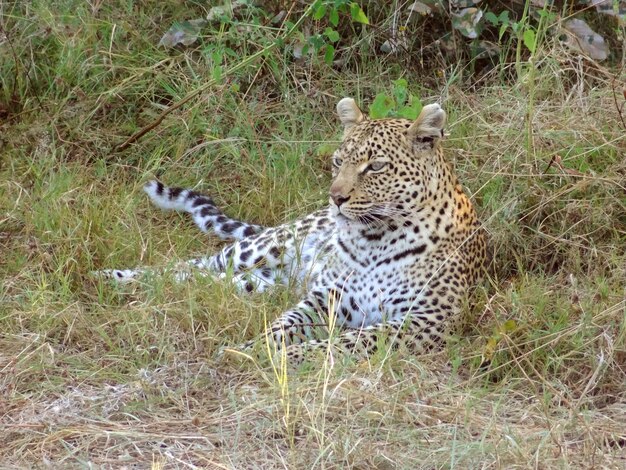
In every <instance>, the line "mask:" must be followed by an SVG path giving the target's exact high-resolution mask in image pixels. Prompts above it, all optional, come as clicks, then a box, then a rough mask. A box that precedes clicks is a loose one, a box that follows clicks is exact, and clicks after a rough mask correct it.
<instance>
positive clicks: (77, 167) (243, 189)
mask: <svg viewBox="0 0 626 470" xmlns="http://www.w3.org/2000/svg"><path fill="white" fill-rule="evenodd" d="M437 5H439V7H438V6H437ZM216 6H218V7H220V6H221V9H220V8H218V9H216V8H215V7H216ZM609 6H610V8H609ZM623 6H624V5H623V2H612V3H610V5H609V4H608V3H607V2H606V1H593V2H577V3H574V2H564V3H563V2H561V3H559V2H556V3H555V4H553V3H552V2H543V1H536V0H533V1H527V2H522V1H520V2H492V1H490V2H482V4H481V2H478V1H477V2H461V1H454V2H447V1H444V2H433V1H430V2H429V1H424V2H406V3H405V2H401V1H393V2H391V1H390V2H373V1H361V2H358V3H355V2H349V1H343V0H328V1H323V2H322V1H317V2H315V3H313V2H291V1H278V0H277V1H259V2H256V5H252V4H251V2H243V1H233V2H232V3H230V4H226V5H218V4H215V3H211V2H204V1H189V2H180V1H173V0H169V1H152V0H146V1H141V2H133V1H130V0H111V1H102V0H90V1H86V0H59V1H55V2H48V1H44V0H33V1H28V2H23V1H8V2H3V3H0V250H1V251H0V281H1V290H0V387H1V388H0V390H1V392H2V399H1V400H0V423H1V425H0V442H2V443H3V445H2V447H1V448H0V466H1V467H3V468H43V467H50V468H148V467H152V468H155V469H157V468H232V469H244V468H389V469H391V468H407V469H414V468H429V469H431V468H432V469H435V468H437V469H439V468H459V469H470V468H472V469H473V468H506V469H510V468H544V469H548V468H607V469H613V468H615V469H617V468H620V469H623V468H625V466H626V301H625V296H626V287H625V282H624V280H625V279H626V254H625V251H626V162H625V159H624V150H625V144H626V126H625V124H624V119H625V117H624V113H623V108H624V102H625V100H626V96H625V95H624V94H625V93H626V92H625V91H624V82H625V78H626V77H625V75H624V72H623V67H624V62H625V60H624V54H625V48H624V32H625V29H624V16H625V15H624V14H623V13H624V10H623V9H622V8H623ZM467 9H470V10H471V11H467ZM472 9H473V10H472ZM602 9H603V10H604V13H603V12H602V11H601V10H602ZM478 11H480V13H479V12H478ZM504 12H507V13H506V14H504ZM477 18H478V19H477ZM571 20H580V21H583V22H584V23H585V25H586V26H587V27H588V28H590V30H591V33H589V32H588V31H587V30H584V28H583V30H582V31H583V32H582V33H581V32H580V31H581V29H580V28H582V26H581V23H576V22H574V23H571V22H570V21H571ZM572 25H574V26H576V27H578V28H579V29H575V28H573V26H572ZM576 31H578V32H576ZM592 33H593V34H592ZM472 36H473V37H472ZM599 38H601V39H602V41H601V40H600V39H599ZM344 96H352V97H354V98H356V99H357V101H359V102H360V103H361V104H362V107H363V109H367V110H369V112H370V114H371V115H372V116H379V117H380V116H386V115H406V116H411V115H412V114H414V113H416V112H418V110H419V108H420V107H421V105H422V103H429V102H433V101H439V102H441V103H442V104H443V105H444V107H445V109H446V110H447V112H448V115H449V122H450V125H449V127H448V129H447V130H448V133H449V137H448V138H447V140H446V141H445V146H446V148H447V153H448V158H449V160H450V161H451V162H453V163H454V165H455V167H456V169H457V172H458V174H459V176H460V179H461V181H462V182H463V183H464V184H465V186H466V188H467V190H468V192H469V193H470V194H471V195H472V198H473V200H474V201H475V203H476V206H477V208H478V210H479V212H480V215H481V218H482V220H483V221H484V224H485V227H486V229H487V230H488V231H489V233H490V235H491V240H492V242H491V243H492V247H493V251H494V263H493V265H494V268H493V272H492V275H491V277H490V279H489V280H488V281H486V282H485V284H484V286H482V287H481V289H480V290H479V292H478V293H477V302H476V305H474V306H469V305H468V307H467V309H466V315H465V321H464V328H463V329H462V331H460V332H459V335H458V337H457V338H456V339H454V340H453V341H451V344H450V345H449V346H448V347H447V348H446V349H445V350H444V351H441V352H438V353H434V354H429V355H425V356H422V357H403V356H398V355H394V354H391V353H389V354H387V352H383V353H381V354H380V355H379V356H377V357H374V358H372V359H371V360H370V361H368V362H363V363H357V364H347V365H344V364H338V363H331V362H328V361H326V362H324V363H319V364H314V365H313V366H312V367H310V368H309V369H307V370H302V371H300V372H299V373H296V374H293V375H284V374H283V373H281V372H280V371H277V370H274V369H272V368H271V367H269V368H268V367H264V366H262V365H261V364H259V363H257V362H256V361H255V360H254V359H251V360H243V361H242V362H241V363H240V364H224V363H220V362H218V361H216V359H215V353H216V351H217V349H218V348H219V347H220V346H223V345H229V344H236V343H240V342H241V341H242V340H245V339H248V338H251V337H253V336H254V335H256V334H258V333H259V332H260V331H262V329H263V327H264V325H265V323H266V322H267V321H268V319H272V318H274V317H275V316H276V315H277V314H278V313H279V312H281V310H283V309H284V308H285V307H286V306H288V305H290V304H291V303H293V301H294V299H295V297H296V295H297V294H296V293H295V292H294V290H293V289H290V288H285V289H277V290H276V291H275V292H273V293H271V294H270V295H264V296H247V297H246V296H241V295H239V294H237V293H236V292H235V291H234V290H233V289H232V287H230V286H228V285H226V284H222V283H218V282H212V281H211V280H209V279H203V278H200V279H196V280H195V281H193V282H189V283H183V284H176V283H175V282H173V280H172V279H169V278H167V277H166V278H164V279H154V280H151V281H150V282H145V283H136V284H133V285H130V286H116V285H111V284H108V283H105V282H102V281H99V280H98V279H94V278H93V277H92V276H90V272H91V271H92V270H95V269H102V268H113V267H115V268H123V267H132V266H135V265H155V266H165V265H168V263H172V262H173V261H175V260H179V259H186V258H190V257H193V256H194V255H197V254H201V253H206V252H208V251H211V250H214V249H216V247H217V246H218V242H217V240H215V239H214V238H212V237H207V236H205V235H203V234H201V233H199V232H198V231H197V230H196V228H195V227H194V226H193V224H192V223H191V222H190V221H189V220H187V219H186V218H184V217H181V216H179V215H176V214H165V213H162V212H160V211H158V210H156V209H155V208H153V207H151V206H150V204H149V203H148V201H147V200H146V197H145V196H144V194H143V193H142V191H141V186H142V184H143V183H144V182H145V181H146V180H148V179H150V178H152V177H154V176H159V177H160V178H161V179H162V180H163V181H165V182H166V183H168V184H174V185H181V186H187V187H194V188H197V189H199V190H203V191H206V192H208V193H210V194H211V195H213V196H214V197H215V199H216V200H217V201H219V202H220V203H221V204H222V206H223V207H224V208H226V210H227V212H228V213H229V214H231V215H233V216H236V217H241V218H244V219H247V220H251V221H255V222H258V223H262V224H268V225H272V224H277V223H281V222H283V221H287V220H293V219H294V218H296V217H298V216H301V215H303V214H306V213H308V212H310V211H312V210H313V209H316V208H319V207H321V206H323V205H324V204H325V203H326V200H327V196H326V193H327V187H328V184H329V181H330V177H329V166H330V164H329V155H330V153H331V152H332V150H333V149H334V148H335V147H336V145H337V143H338V138H339V135H340V132H339V130H338V126H337V122H336V119H335V116H334V105H335V104H336V102H337V101H338V100H339V99H340V98H342V97H344ZM172 107H174V108H172ZM167 110H169V111H171V112H168V111H167ZM163 112H166V113H167V114H166V115H165V116H161V117H162V120H161V121H158V125H156V126H155V127H154V128H153V129H151V130H150V131H149V132H146V133H145V134H144V135H142V136H141V137H139V138H136V139H134V140H132V139H131V141H127V139H128V138H129V137H130V136H131V135H133V134H134V133H135V132H137V131H139V130H140V129H142V128H143V127H144V126H149V125H150V124H151V123H154V122H155V120H157V119H160V118H159V116H160V115H161V114H162V113H163ZM125 141H127V144H126V145H122V146H120V144H121V143H123V142H125ZM481 364H483V366H482V367H481Z"/></svg>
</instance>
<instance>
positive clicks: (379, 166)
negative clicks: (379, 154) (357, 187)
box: [365, 161, 389, 172]
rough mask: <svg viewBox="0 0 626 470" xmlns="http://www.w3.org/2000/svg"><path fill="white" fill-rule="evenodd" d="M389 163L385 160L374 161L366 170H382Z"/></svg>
mask: <svg viewBox="0 0 626 470" xmlns="http://www.w3.org/2000/svg"><path fill="white" fill-rule="evenodd" d="M387 163H389V162H383V161H376V162H372V163H370V164H369V165H368V166H367V168H366V169H365V171H370V172H377V171H381V170H382V169H383V168H385V167H386V166H387Z"/></svg>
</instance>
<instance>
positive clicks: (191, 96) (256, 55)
mask: <svg viewBox="0 0 626 470" xmlns="http://www.w3.org/2000/svg"><path fill="white" fill-rule="evenodd" d="M316 6H317V2H311V4H310V5H309V7H308V8H307V9H306V11H305V12H304V13H303V14H302V16H301V17H300V18H298V21H296V22H295V23H294V25H293V26H292V27H291V29H290V30H289V31H287V33H285V35H284V36H282V37H280V38H277V39H276V40H274V42H272V43H271V44H270V45H269V46H265V47H264V48H263V49H261V50H260V51H258V52H255V53H254V54H252V55H251V56H249V57H247V58H246V59H244V60H242V61H241V62H239V63H238V64H236V65H234V66H232V67H231V68H229V69H227V70H226V71H224V73H223V74H222V78H225V77H227V76H229V75H232V74H234V73H235V72H237V71H238V70H241V69H243V68H244V67H246V66H248V65H249V64H251V63H252V62H254V61H256V60H257V59H258V58H259V57H261V56H263V55H265V54H267V53H268V52H269V51H271V50H272V49H274V48H276V47H277V46H278V45H279V44H281V43H282V42H283V41H284V40H285V39H287V38H288V37H289V36H291V35H292V34H293V33H294V31H296V30H297V29H298V28H299V27H300V25H301V24H302V23H303V22H304V20H305V19H306V18H307V17H308V16H309V15H310V14H311V13H312V11H313V8H314V7H316ZM216 83H217V80H216V79H214V78H213V79H211V80H209V81H208V82H207V83H205V84H204V85H202V86H201V87H200V88H198V89H196V90H194V91H192V92H191V93H189V94H188V95H187V96H185V97H184V98H183V99H182V100H180V101H178V102H177V103H175V104H173V105H172V106H170V107H169V108H167V109H165V110H164V111H163V112H162V113H161V114H159V116H158V117H157V118H156V119H155V120H154V121H152V122H151V123H150V124H148V125H146V126H144V127H142V128H141V129H140V130H139V131H137V132H135V133H134V134H133V135H131V136H130V137H129V138H128V139H126V140H125V141H124V142H122V143H121V144H118V145H116V146H114V147H113V151H121V150H125V149H126V148H128V146H129V145H130V144H132V143H134V142H136V141H137V140H138V139H140V138H141V137H143V136H144V135H145V134H147V133H148V132H150V131H151V130H152V129H154V128H155V127H157V126H158V125H159V124H161V122H163V119H165V118H166V117H167V116H168V115H169V114H171V113H172V112H173V111H176V110H177V109H179V108H180V107H182V106H183V105H184V104H186V103H188V102H189V101H191V100H192V99H194V98H195V97H197V96H198V95H199V94H201V93H202V92H204V91H206V90H208V89H209V88H211V87H212V86H213V85H215V84H216Z"/></svg>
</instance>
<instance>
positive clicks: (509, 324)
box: [502, 320, 517, 333]
mask: <svg viewBox="0 0 626 470" xmlns="http://www.w3.org/2000/svg"><path fill="white" fill-rule="evenodd" d="M516 329H517V322H516V321H515V320H507V321H505V322H504V324H503V325H502V331H503V332H504V333H511V332H513V331H515V330H516Z"/></svg>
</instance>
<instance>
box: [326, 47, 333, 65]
mask: <svg viewBox="0 0 626 470" xmlns="http://www.w3.org/2000/svg"><path fill="white" fill-rule="evenodd" d="M334 58H335V48H334V47H333V46H332V45H330V44H327V45H326V51H325V52H324V62H326V63H327V64H328V65H331V64H332V63H333V59H334Z"/></svg>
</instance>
